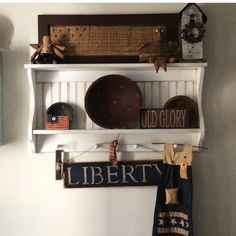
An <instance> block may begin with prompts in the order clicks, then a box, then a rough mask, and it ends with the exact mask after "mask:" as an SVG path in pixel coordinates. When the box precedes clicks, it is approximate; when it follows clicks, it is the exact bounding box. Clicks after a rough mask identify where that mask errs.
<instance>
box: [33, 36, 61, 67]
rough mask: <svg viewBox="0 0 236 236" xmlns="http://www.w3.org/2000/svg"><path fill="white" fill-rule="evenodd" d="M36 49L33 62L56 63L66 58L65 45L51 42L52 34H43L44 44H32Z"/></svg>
mask: <svg viewBox="0 0 236 236" xmlns="http://www.w3.org/2000/svg"><path fill="white" fill-rule="evenodd" d="M30 46H31V47H33V48H34V49H36V52H35V53H34V54H33V55H32V56H31V58H30V60H31V63H32V64H56V63H58V62H59V61H60V60H61V59H63V58H64V55H63V52H62V51H64V49H65V47H63V46H59V45H54V44H51V40H50V36H48V35H44V36H43V44H30Z"/></svg>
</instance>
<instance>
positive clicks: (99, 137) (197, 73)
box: [25, 63, 207, 152]
mask: <svg viewBox="0 0 236 236" xmlns="http://www.w3.org/2000/svg"><path fill="white" fill-rule="evenodd" d="M206 66H207V63H173V64H168V66H167V72H164V71H163V70H162V69H160V70H159V72H158V74H157V73H156V72H155V68H154V66H153V64H147V63H135V64H133V63H132V64H131V63H129V64H46V65H45V64H43V65H42V64H41V65H34V64H27V65H25V69H26V70H27V74H28V79H29V84H30V112H29V113H30V116H29V139H30V143H31V146H32V150H33V152H54V151H55V149H56V146H57V145H58V144H60V145H63V146H64V147H65V149H66V150H68V151H79V152H80V151H84V150H87V149H88V148H90V147H91V146H93V145H95V144H98V143H103V142H109V141H111V140H112V139H114V138H115V137H116V136H117V134H120V136H121V142H122V143H125V144H127V146H126V145H122V147H121V148H120V149H119V150H121V151H135V152H137V151H148V149H143V148H138V149H137V147H136V146H135V145H134V144H145V146H147V147H149V148H151V147H152V145H151V143H152V142H167V143H177V142H178V143H186V144H191V145H201V143H202V141H203V139H204V133H205V129H204V119H203V114H202V104H201V97H202V86H203V78H204V69H205V67H206ZM107 74H122V75H124V76H127V77H129V78H131V79H132V80H134V81H135V82H136V83H137V85H138V86H139V88H140V90H141V91H142V95H143V100H144V102H143V107H142V108H162V107H163V106H164V104H165V103H166V101H167V100H168V99H169V98H170V97H173V96H176V95H186V96H189V97H190V98H192V99H193V100H195V101H196V103H197V104H198V109H199V128H196V129H139V121H138V119H137V120H136V121H135V122H134V123H133V124H132V125H131V126H130V127H129V128H128V129H114V130H108V129H102V128H101V127H99V126H98V125H96V124H95V123H93V122H92V121H91V119H90V118H89V117H88V116H87V114H86V112H85V109H84V96H85V93H86V90H87V89H88V88H89V86H90V85H91V83H92V82H93V81H95V80H96V79H98V78H100V77H101V76H104V75H107ZM55 102H66V103H69V104H70V105H71V106H72V107H73V109H74V118H73V124H72V129H71V130H44V125H45V117H46V115H45V114H46V110H47V108H48V107H49V106H50V105H51V104H53V103H55ZM104 150H106V151H107V149H104V148H103V147H101V146H100V147H99V148H96V149H94V151H104ZM92 151H93V150H92Z"/></svg>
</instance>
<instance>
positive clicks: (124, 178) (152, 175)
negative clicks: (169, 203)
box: [64, 161, 162, 188]
mask: <svg viewBox="0 0 236 236" xmlns="http://www.w3.org/2000/svg"><path fill="white" fill-rule="evenodd" d="M161 164H162V161H129V162H119V164H118V166H117V167H116V166H112V165H111V163H110V162H86V163H83V162H81V163H71V164H65V165H64V172H65V173H64V185H65V187H67V188H82V187H112V186H145V185H155V186H157V185H158V181H159V178H160V174H161Z"/></svg>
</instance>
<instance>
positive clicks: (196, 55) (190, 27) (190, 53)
mask: <svg viewBox="0 0 236 236" xmlns="http://www.w3.org/2000/svg"><path fill="white" fill-rule="evenodd" d="M206 22H207V17H206V15H205V14H204V13H203V11H202V10H201V9H200V7H199V6H198V5H197V4H195V3H189V4H187V5H186V7H185V8H184V9H183V10H182V11H181V12H180V29H181V46H182V58H183V59H184V60H190V61H191V60H203V36H204V33H205V27H204V24H205V23H206Z"/></svg>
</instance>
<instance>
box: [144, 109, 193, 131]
mask: <svg viewBox="0 0 236 236" xmlns="http://www.w3.org/2000/svg"><path fill="white" fill-rule="evenodd" d="M140 126H141V128H143V129H153V128H166V129H170V128H178V129H179V128H188V110H187V109H142V110H141V115H140Z"/></svg>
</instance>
